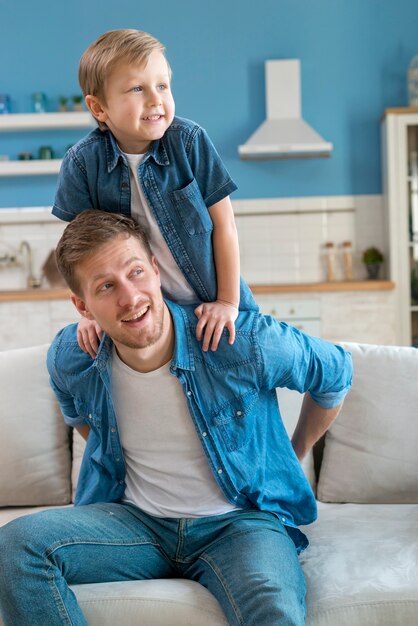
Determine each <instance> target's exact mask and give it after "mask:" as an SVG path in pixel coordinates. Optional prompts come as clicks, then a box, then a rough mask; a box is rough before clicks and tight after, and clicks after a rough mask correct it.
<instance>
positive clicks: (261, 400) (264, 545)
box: [0, 211, 352, 626]
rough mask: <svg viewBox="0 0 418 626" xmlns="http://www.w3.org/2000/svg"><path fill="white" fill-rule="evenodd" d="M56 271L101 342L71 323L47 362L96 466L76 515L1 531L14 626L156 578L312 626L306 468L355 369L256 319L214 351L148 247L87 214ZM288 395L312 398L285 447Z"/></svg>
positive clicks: (57, 513)
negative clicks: (103, 591) (171, 294)
mask: <svg viewBox="0 0 418 626" xmlns="http://www.w3.org/2000/svg"><path fill="white" fill-rule="evenodd" d="M57 260H58V266H59V269H60V271H61V273H62V274H63V276H64V278H65V279H66V281H67V283H68V285H69V286H70V288H71V290H72V292H73V294H72V301H73V303H74V304H75V306H76V308H77V309H78V311H79V312H80V313H81V315H83V316H85V317H86V318H88V319H91V320H95V321H96V322H97V323H98V324H99V325H100V327H101V328H102V329H103V330H104V335H103V338H102V341H101V344H100V347H99V350H98V354H97V357H96V359H95V360H92V359H91V357H90V356H89V355H87V354H85V353H84V352H83V351H82V350H81V349H80V348H79V346H78V344H77V336H76V332H77V331H76V325H71V326H68V327H67V328H64V329H63V330H62V331H61V332H60V333H59V334H58V335H57V337H56V339H55V340H54V342H53V344H52V346H51V348H50V350H49V354H48V368H49V372H50V375H51V384H52V387H53V389H54V391H55V393H56V395H57V398H58V400H59V402H60V406H61V409H62V413H63V415H64V419H65V421H66V423H67V424H69V425H70V426H74V427H75V428H77V430H79V431H80V432H81V434H82V435H83V436H84V437H85V438H86V439H87V444H86V451H85V454H84V457H83V462H82V466H81V471H80V478H79V482H78V488H77V494H76V502H75V504H76V506H75V507H74V508H73V509H61V510H59V509H57V510H49V511H47V512H42V513H38V514H34V515H31V516H27V517H24V518H20V519H18V520H15V521H13V522H11V523H10V524H9V525H7V526H5V527H4V528H3V529H2V530H1V531H0V540H1V545H0V548H1V550H0V552H1V554H2V555H3V556H2V557H1V558H2V559H4V561H3V563H4V564H3V566H2V567H3V569H4V570H5V569H6V566H7V571H8V575H7V577H6V576H4V577H3V579H2V582H1V585H0V586H1V590H0V598H1V606H2V611H3V619H4V621H5V624H6V626H11V625H12V624H13V626H16V625H19V626H24V625H26V624H27V625H29V624H30V625H31V626H44V625H45V624H48V626H55V625H57V626H58V625H61V624H77V625H81V624H83V625H84V624H86V622H85V619H84V617H83V614H82V612H81V610H80V608H79V606H78V604H77V601H76V598H75V596H74V594H73V593H72V592H71V590H70V589H69V586H68V585H70V584H77V583H89V582H104V581H115V580H130V579H144V578H148V579H149V578H164V577H185V578H190V579H193V580H196V581H198V582H200V583H201V584H202V585H204V586H206V587H207V588H208V589H209V590H210V591H211V592H212V593H213V594H214V595H215V596H216V597H217V599H218V600H219V602H220V604H221V605H222V607H223V609H224V611H225V614H226V616H227V619H228V621H229V623H230V624H231V625H232V626H238V624H240V625H242V624H245V626H249V625H254V626H255V625H256V626H274V625H278V624H286V625H289V624H292V625H299V626H300V625H302V624H304V622H305V583H304V577H303V573H302V570H301V567H300V565H299V562H298V558H297V554H298V552H299V551H300V550H302V549H303V548H305V547H306V545H307V540H306V538H305V536H304V535H303V534H302V533H301V532H300V531H299V530H298V529H297V526H298V525H299V524H307V523H310V522H312V521H313V520H314V519H315V516H316V507H315V498H314V495H313V493H312V491H311V489H310V487H309V484H308V483H307V481H306V479H305V477H304V474H303V472H302V470H301V466H300V463H299V461H300V460H301V459H302V458H303V457H304V456H305V454H306V453H307V452H308V450H309V449H310V448H311V447H312V445H313V444H314V443H315V442H316V441H317V440H318V439H319V437H320V436H321V435H322V434H323V433H324V432H325V431H326V430H327V428H328V427H329V426H330V424H331V423H332V421H333V420H334V419H335V417H336V416H337V414H338V412H339V409H340V407H341V403H342V401H343V398H344V396H345V394H346V393H347V391H348V389H349V387H350V384H351V374H352V368H351V360H350V356H349V355H348V354H347V353H346V352H344V350H342V348H340V347H336V346H332V345H331V344H328V343H326V342H324V341H321V340H319V339H314V338H312V337H308V336H306V335H304V334H302V333H300V332H299V331H297V330H296V329H293V328H291V327H289V326H287V325H286V324H280V323H278V322H277V321H275V320H273V319H272V318H270V317H265V316H262V315H260V314H258V313H257V312H254V311H252V312H245V313H242V314H240V316H239V318H238V320H237V322H236V340H235V343H234V344H233V345H232V346H231V345H229V344H228V338H227V336H226V334H225V335H224V336H223V337H222V339H221V342H220V344H219V346H218V349H217V351H216V352H210V351H209V352H204V351H203V350H202V348H201V343H200V342H199V341H198V340H197V338H196V323H197V320H196V316H195V314H194V308H195V305H192V306H185V307H184V306H180V305H177V304H174V303H172V302H169V301H164V299H163V297H162V294H161V288H160V277H159V271H158V266H157V262H156V260H155V259H154V257H153V256H152V253H151V250H150V248H149V245H148V243H147V240H146V238H145V236H144V233H143V231H142V230H141V228H140V227H139V226H138V225H137V224H135V222H133V221H132V220H131V219H129V218H126V217H123V216H121V215H116V214H109V213H105V212H97V211H85V212H83V213H81V214H80V215H78V216H77V217H76V218H75V219H74V221H72V222H71V223H70V224H69V225H68V226H67V228H66V230H65V232H64V234H63V236H62V238H61V240H60V242H59V245H58V248H57ZM279 386H286V387H289V388H292V389H298V390H299V391H301V392H304V391H309V393H307V394H306V395H305V398H304V402H303V405H302V409H301V415H300V418H299V422H298V425H297V428H296V430H295V433H294V435H293V438H292V442H290V441H289V438H288V437H287V435H286V432H285V429H284V427H283V424H282V421H281V418H280V413H279V409H278V406H277V400H276V395H275V388H276V387H279ZM81 505H84V506H81ZM98 563H100V567H98V566H97V564H98ZM0 566H1V563H0ZM33 598H37V602H36V603H34V602H33Z"/></svg>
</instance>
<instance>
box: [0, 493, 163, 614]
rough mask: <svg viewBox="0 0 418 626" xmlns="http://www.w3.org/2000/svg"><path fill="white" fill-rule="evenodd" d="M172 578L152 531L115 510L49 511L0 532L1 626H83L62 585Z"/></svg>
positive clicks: (122, 509) (121, 509)
mask: <svg viewBox="0 0 418 626" xmlns="http://www.w3.org/2000/svg"><path fill="white" fill-rule="evenodd" d="M173 574H174V570H173V568H172V567H171V565H170V564H169V562H168V560H167V559H166V558H165V556H164V554H163V553H162V551H161V550H160V549H159V546H158V545H157V541H156V539H155V536H154V534H153V533H152V531H150V530H149V529H148V528H147V527H146V526H145V524H142V523H141V521H140V520H138V518H137V517H136V516H134V515H132V513H131V512H130V510H129V507H126V506H124V505H121V504H92V505H88V506H80V507H74V508H68V509H51V510H48V511H43V512H41V513H35V514H32V515H27V516H25V517H21V518H18V519H16V520H14V521H13V522H10V523H9V524H7V525H6V526H4V527H3V528H0V607H1V611H2V617H3V620H4V623H5V625H6V626H17V625H18V626H45V625H46V624H47V625H48V626H63V624H64V625H65V626H70V625H71V626H86V624H87V622H86V621H85V618H84V616H83V614H82V612H81V609H80V607H79V606H78V603H77V600H76V597H75V595H74V594H73V592H72V591H71V590H70V589H69V587H68V585H70V584H82V583H91V582H108V581H116V580H133V579H137V580H139V579H151V578H164V577H169V576H170V575H173Z"/></svg>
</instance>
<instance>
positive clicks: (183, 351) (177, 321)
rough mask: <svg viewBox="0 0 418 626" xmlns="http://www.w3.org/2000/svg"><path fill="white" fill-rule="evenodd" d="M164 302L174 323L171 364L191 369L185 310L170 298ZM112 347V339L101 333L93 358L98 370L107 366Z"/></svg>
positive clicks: (189, 333) (191, 348) (190, 352)
mask: <svg viewBox="0 0 418 626" xmlns="http://www.w3.org/2000/svg"><path fill="white" fill-rule="evenodd" d="M165 303H166V304H167V306H168V309H169V311H170V313H171V317H172V320H173V325H174V338H175V340H174V353H173V357H172V359H171V365H172V367H174V368H179V369H183V370H191V371H193V370H194V369H195V364H194V356H193V340H192V334H191V330H190V326H189V323H188V319H187V315H186V312H185V311H184V309H183V307H181V306H179V305H178V304H175V303H174V302H171V301H170V300H165ZM112 347H113V341H112V339H111V338H110V337H109V335H106V333H103V336H102V339H101V341H100V345H99V348H98V350H97V356H96V358H95V366H96V367H97V368H98V369H99V370H104V369H106V368H107V366H108V363H109V360H110V359H111V357H112Z"/></svg>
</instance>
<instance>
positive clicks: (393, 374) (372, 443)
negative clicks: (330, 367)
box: [317, 344, 418, 503]
mask: <svg viewBox="0 0 418 626" xmlns="http://www.w3.org/2000/svg"><path fill="white" fill-rule="evenodd" d="M344 347H345V348H346V349H347V350H349V351H351V353H352V356H353V364H354V377H353V387H352V389H351V391H350V393H349V394H348V396H347V398H346V400H345V403H344V406H343V408H342V411H341V413H340V415H339V416H338V418H337V420H336V421H335V422H334V424H333V425H332V427H331V429H330V430H329V431H328V433H327V434H326V437H325V447H324V454H323V459H322V465H321V470H320V474H319V480H318V487H317V497H318V499H319V500H321V501H324V502H359V503H418V454H417V450H418V419H417V417H418V416H417V412H418V384H417V381H418V350H417V349H415V348H407V347H393V346H372V345H366V344H344Z"/></svg>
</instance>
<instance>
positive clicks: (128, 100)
mask: <svg viewBox="0 0 418 626" xmlns="http://www.w3.org/2000/svg"><path fill="white" fill-rule="evenodd" d="M104 94H105V95H104V99H103V98H101V99H99V98H97V97H96V96H90V95H88V96H86V103H87V105H88V107H89V109H90V111H91V112H92V113H93V115H94V117H95V118H96V119H97V120H99V121H100V122H104V123H105V124H106V125H107V127H108V128H109V129H110V130H111V132H112V133H113V135H114V136H115V138H116V141H117V142H118V145H119V147H120V149H121V150H122V151H123V152H126V153H127V154H143V153H145V152H146V151H147V150H148V148H149V146H150V144H151V142H152V141H155V140H156V139H161V137H162V136H163V135H164V133H165V131H166V130H167V128H168V127H169V126H170V124H171V122H172V121H173V117H174V108H175V106H174V100H173V95H172V93H171V90H170V70H169V67H168V63H167V60H166V58H165V57H164V55H163V54H162V53H161V52H159V51H154V52H152V53H151V54H150V56H149V58H148V61H147V64H146V65H145V66H144V65H141V66H140V67H138V66H136V65H132V64H130V63H128V62H121V63H118V64H117V65H116V66H115V67H114V68H113V70H112V72H111V73H110V75H109V77H108V78H107V80H106V82H105V85H104Z"/></svg>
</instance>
